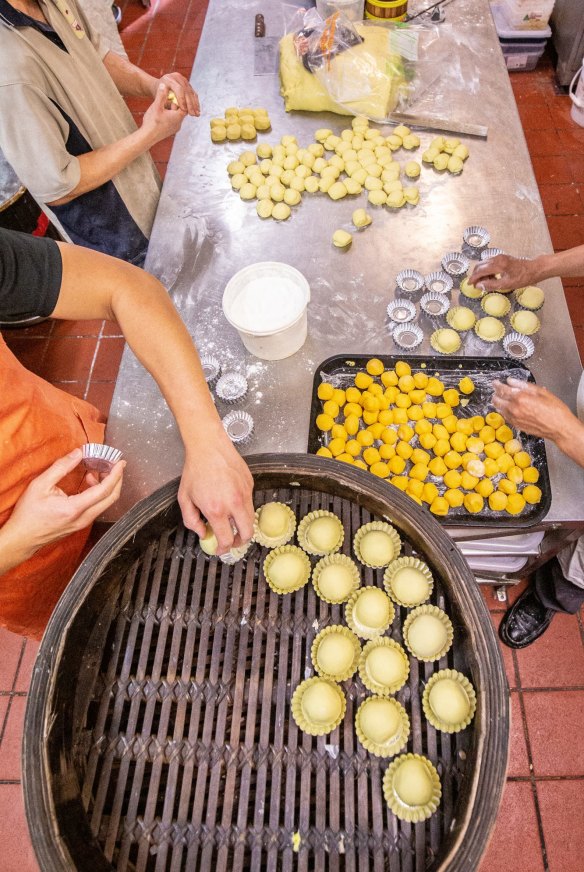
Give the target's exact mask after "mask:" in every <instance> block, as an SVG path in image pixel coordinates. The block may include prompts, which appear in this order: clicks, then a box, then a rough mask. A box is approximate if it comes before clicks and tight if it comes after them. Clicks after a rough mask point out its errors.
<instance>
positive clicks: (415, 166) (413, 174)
mask: <svg viewBox="0 0 584 872" xmlns="http://www.w3.org/2000/svg"><path fill="white" fill-rule="evenodd" d="M404 172H405V174H406V176H407V177H408V178H409V179H417V178H418V176H419V175H420V172H421V167H420V164H419V163H417V161H415V160H410V161H408V162H407V164H406V165H405V167H404Z"/></svg>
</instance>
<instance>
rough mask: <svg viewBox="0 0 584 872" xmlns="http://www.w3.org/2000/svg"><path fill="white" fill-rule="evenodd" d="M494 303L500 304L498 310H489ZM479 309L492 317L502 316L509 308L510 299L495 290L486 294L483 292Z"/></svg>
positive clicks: (507, 312)
mask: <svg viewBox="0 0 584 872" xmlns="http://www.w3.org/2000/svg"><path fill="white" fill-rule="evenodd" d="M494 304H499V305H501V306H502V309H501V311H500V312H493V311H489V310H490V309H492V308H493V306H494ZM481 309H482V310H483V312H486V313H487V315H491V316H492V317H493V318H504V317H505V315H508V314H509V311H510V309H511V300H510V299H509V298H508V297H506V296H505V295H504V294H498V293H497V292H496V291H490V292H489V293H488V294H485V296H484V297H482V299H481Z"/></svg>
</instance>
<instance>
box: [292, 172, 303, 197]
mask: <svg viewBox="0 0 584 872" xmlns="http://www.w3.org/2000/svg"><path fill="white" fill-rule="evenodd" d="M290 188H291V190H293V191H298V193H299V194H301V193H302V192H303V191H304V190H305V189H306V188H305V185H304V179H303V178H302V176H294V178H293V179H292V181H291V182H290Z"/></svg>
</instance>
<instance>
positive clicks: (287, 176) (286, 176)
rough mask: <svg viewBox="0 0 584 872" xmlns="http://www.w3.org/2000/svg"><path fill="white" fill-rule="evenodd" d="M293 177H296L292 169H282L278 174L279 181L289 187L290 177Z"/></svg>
mask: <svg viewBox="0 0 584 872" xmlns="http://www.w3.org/2000/svg"><path fill="white" fill-rule="evenodd" d="M295 178H296V176H295V174H294V170H284V172H283V173H282V175H281V176H280V181H281V182H282V184H283V185H284V186H285V187H286V188H289V187H290V182H291V181H292V179H295Z"/></svg>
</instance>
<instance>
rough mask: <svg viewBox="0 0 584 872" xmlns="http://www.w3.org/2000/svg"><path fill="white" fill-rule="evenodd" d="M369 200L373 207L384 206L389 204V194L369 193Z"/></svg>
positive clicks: (380, 192) (381, 192)
mask: <svg viewBox="0 0 584 872" xmlns="http://www.w3.org/2000/svg"><path fill="white" fill-rule="evenodd" d="M367 199H368V200H369V202H370V203H371V205H372V206H384V205H385V203H386V202H387V194H386V193H385V191H377V190H375V191H369V196H368V197H367Z"/></svg>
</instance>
